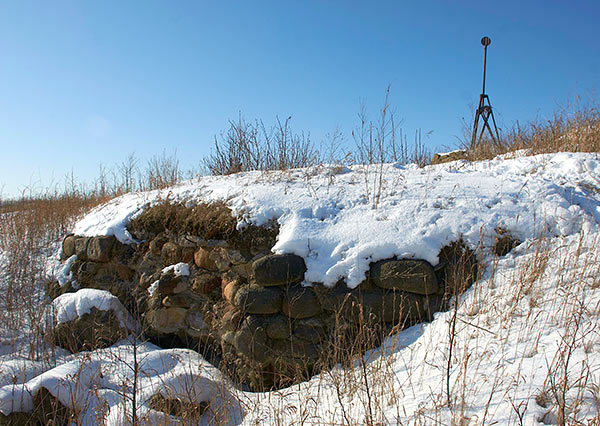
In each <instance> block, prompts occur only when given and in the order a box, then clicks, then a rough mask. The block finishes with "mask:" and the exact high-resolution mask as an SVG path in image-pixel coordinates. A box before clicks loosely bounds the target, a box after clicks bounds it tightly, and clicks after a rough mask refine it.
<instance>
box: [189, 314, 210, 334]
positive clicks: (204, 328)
mask: <svg viewBox="0 0 600 426" xmlns="http://www.w3.org/2000/svg"><path fill="white" fill-rule="evenodd" d="M184 331H185V333H186V334H187V335H188V336H190V337H195V338H207V337H209V336H210V335H211V334H212V330H211V327H210V326H209V325H208V324H207V323H206V321H204V315H202V312H200V311H192V312H189V313H188V315H187V317H186V318H185V328H184Z"/></svg>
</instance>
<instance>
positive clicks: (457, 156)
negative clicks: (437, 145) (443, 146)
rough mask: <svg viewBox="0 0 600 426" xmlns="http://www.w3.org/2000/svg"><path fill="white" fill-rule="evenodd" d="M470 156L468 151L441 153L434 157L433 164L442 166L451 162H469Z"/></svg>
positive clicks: (459, 150)
mask: <svg viewBox="0 0 600 426" xmlns="http://www.w3.org/2000/svg"><path fill="white" fill-rule="evenodd" d="M467 159H468V155H467V151H465V150H464V149H457V150H456V151H452V152H440V153H437V154H434V155H433V158H432V159H431V164H442V163H448V162H450V161H458V160H467Z"/></svg>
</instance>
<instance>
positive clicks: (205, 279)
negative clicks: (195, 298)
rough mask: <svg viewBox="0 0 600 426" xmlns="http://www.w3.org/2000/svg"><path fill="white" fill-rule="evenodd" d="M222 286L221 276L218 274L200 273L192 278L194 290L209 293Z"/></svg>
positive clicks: (199, 292)
mask: <svg viewBox="0 0 600 426" xmlns="http://www.w3.org/2000/svg"><path fill="white" fill-rule="evenodd" d="M220 288H221V277H220V276H219V275H217V274H211V273H200V274H197V275H195V276H194V278H192V291H193V292H194V293H197V294H200V295H203V296H205V295H207V294H210V293H212V292H213V291H215V290H218V289H220Z"/></svg>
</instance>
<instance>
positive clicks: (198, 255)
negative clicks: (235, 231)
mask: <svg viewBox="0 0 600 426" xmlns="http://www.w3.org/2000/svg"><path fill="white" fill-rule="evenodd" d="M194 263H195V264H196V266H197V267H198V268H202V269H207V270H209V271H217V270H218V269H217V265H216V264H215V261H214V260H213V259H212V258H211V257H210V251H209V250H206V249H204V248H202V247H200V248H199V249H198V250H196V252H195V253H194Z"/></svg>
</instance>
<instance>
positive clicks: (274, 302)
mask: <svg viewBox="0 0 600 426" xmlns="http://www.w3.org/2000/svg"><path fill="white" fill-rule="evenodd" d="M282 299H283V292H282V291H281V290H280V289H277V288H268V287H266V288H265V287H259V286H243V287H241V288H240V289H239V290H238V291H237V292H236V293H235V297H234V299H233V304H234V305H235V307H237V308H238V309H239V310H240V311H242V312H246V313H249V314H263V315H264V314H275V313H277V312H279V311H280V310H281V301H282Z"/></svg>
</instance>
